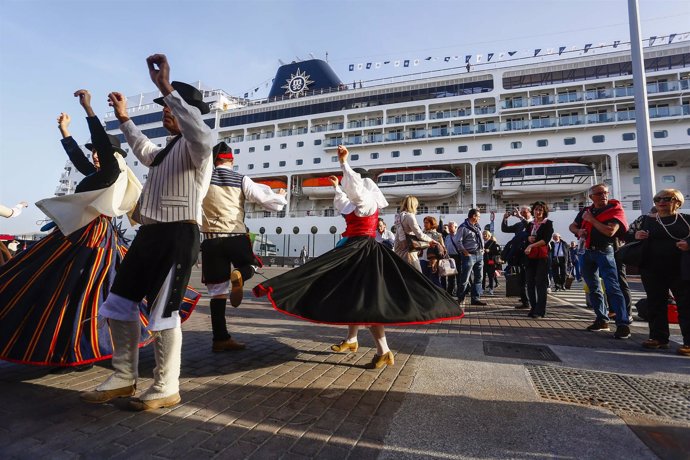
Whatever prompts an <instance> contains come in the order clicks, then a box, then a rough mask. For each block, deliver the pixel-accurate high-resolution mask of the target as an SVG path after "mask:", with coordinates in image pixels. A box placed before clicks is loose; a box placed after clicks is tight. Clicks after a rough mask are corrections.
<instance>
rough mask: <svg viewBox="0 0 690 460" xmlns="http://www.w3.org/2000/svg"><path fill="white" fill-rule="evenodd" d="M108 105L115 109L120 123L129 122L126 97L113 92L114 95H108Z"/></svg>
mask: <svg viewBox="0 0 690 460" xmlns="http://www.w3.org/2000/svg"><path fill="white" fill-rule="evenodd" d="M108 105H109V106H110V107H112V108H113V110H114V111H115V117H116V118H117V119H118V120H119V122H120V123H124V122H126V121H128V120H129V116H128V115H127V98H126V97H124V96H123V95H122V93H118V92H117V91H113V92H112V93H110V94H108Z"/></svg>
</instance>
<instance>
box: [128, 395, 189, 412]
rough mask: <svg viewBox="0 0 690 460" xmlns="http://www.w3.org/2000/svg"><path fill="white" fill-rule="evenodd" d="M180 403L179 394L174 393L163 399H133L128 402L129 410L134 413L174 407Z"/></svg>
mask: <svg viewBox="0 0 690 460" xmlns="http://www.w3.org/2000/svg"><path fill="white" fill-rule="evenodd" d="M180 401H182V398H180V393H175V394H172V395H170V396H166V397H164V398H157V399H139V398H134V399H132V400H131V401H130V402H129V408H130V409H132V410H135V411H142V410H153V409H160V408H161V407H171V406H175V405H177V404H179V403H180Z"/></svg>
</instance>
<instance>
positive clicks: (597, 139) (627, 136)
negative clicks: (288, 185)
mask: <svg viewBox="0 0 690 460" xmlns="http://www.w3.org/2000/svg"><path fill="white" fill-rule="evenodd" d="M688 135H690V129H688ZM666 137H668V131H666V130H665V129H664V130H661V131H654V138H655V139H663V138H666ZM623 140H624V141H634V140H635V133H624V134H623ZM564 142H565V145H573V144H575V138H574V137H567V138H565V139H564ZM592 142H594V143H595V144H599V143H602V142H604V136H592ZM321 143H322V141H321V139H316V140H315V141H314V145H321ZM548 144H549V142H548V141H547V140H546V139H540V140H538V141H537V147H546V146H547V145H548ZM483 145H489V146H490V145H491V144H483ZM297 147H304V142H303V141H298V142H297ZM286 148H287V144H286V143H282V144H280V149H281V150H284V149H286ZM510 148H512V149H519V148H522V142H520V141H515V142H511V143H510ZM269 150H271V146H270V145H264V152H267V151H269ZM436 150H438V149H436ZM482 150H491V148H490V147H489V148H488V149H484V148H482ZM240 152H241V149H239V148H236V149H234V153H235V155H238V154H239V153H240ZM254 152H256V147H249V153H254ZM436 153H443V152H436Z"/></svg>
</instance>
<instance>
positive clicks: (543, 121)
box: [530, 118, 556, 129]
mask: <svg viewBox="0 0 690 460" xmlns="http://www.w3.org/2000/svg"><path fill="white" fill-rule="evenodd" d="M530 127H531V128H532V129H541V128H555V127H556V119H555V118H536V119H534V120H530Z"/></svg>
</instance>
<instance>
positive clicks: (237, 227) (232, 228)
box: [201, 168, 247, 233]
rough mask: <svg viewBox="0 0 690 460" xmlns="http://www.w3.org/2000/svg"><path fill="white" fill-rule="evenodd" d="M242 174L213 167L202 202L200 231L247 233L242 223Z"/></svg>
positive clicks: (243, 198) (243, 199)
mask: <svg viewBox="0 0 690 460" xmlns="http://www.w3.org/2000/svg"><path fill="white" fill-rule="evenodd" d="M243 178H244V176H243V175H242V174H239V173H236V172H235V171H232V170H231V169H228V168H215V169H214V170H213V174H212V175H211V185H210V186H209V188H208V192H207V193H206V197H204V201H203V203H202V205H201V206H202V210H203V213H202V214H203V215H202V219H201V231H202V232H207V233H247V227H246V226H245V225H244V201H245V197H244V192H243V191H242V179H243Z"/></svg>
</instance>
